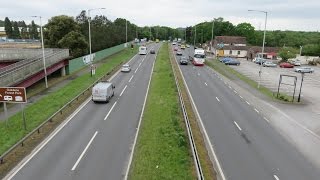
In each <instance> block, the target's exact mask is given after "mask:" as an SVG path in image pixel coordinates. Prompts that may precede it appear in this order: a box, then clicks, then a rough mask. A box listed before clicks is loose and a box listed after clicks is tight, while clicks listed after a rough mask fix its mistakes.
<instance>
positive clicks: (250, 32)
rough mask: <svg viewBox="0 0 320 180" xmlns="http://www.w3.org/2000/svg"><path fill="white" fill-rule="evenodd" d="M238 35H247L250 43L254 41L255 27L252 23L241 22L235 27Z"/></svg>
mask: <svg viewBox="0 0 320 180" xmlns="http://www.w3.org/2000/svg"><path fill="white" fill-rule="evenodd" d="M235 31H236V35H238V36H243V37H246V39H247V42H248V43H249V44H253V43H254V27H253V26H252V25H251V24H250V23H240V24H238V25H237V26H236V27H235Z"/></svg>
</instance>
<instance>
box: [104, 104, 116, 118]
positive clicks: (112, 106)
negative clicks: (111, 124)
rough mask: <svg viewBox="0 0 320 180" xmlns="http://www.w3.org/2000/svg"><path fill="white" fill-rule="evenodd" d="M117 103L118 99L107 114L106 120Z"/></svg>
mask: <svg viewBox="0 0 320 180" xmlns="http://www.w3.org/2000/svg"><path fill="white" fill-rule="evenodd" d="M116 104H117V101H116V102H115V103H114V104H113V105H112V107H111V109H110V110H109V112H108V114H107V115H106V117H104V120H107V118H108V117H109V115H110V113H111V111H112V109H113V108H114V106H115V105H116Z"/></svg>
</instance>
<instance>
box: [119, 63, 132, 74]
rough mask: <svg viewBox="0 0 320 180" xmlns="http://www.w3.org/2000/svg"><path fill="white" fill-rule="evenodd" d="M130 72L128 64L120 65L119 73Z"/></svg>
mask: <svg viewBox="0 0 320 180" xmlns="http://www.w3.org/2000/svg"><path fill="white" fill-rule="evenodd" d="M130 71H131V68H130V65H129V64H124V65H122V67H121V72H130Z"/></svg>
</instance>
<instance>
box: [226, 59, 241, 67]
mask: <svg viewBox="0 0 320 180" xmlns="http://www.w3.org/2000/svg"><path fill="white" fill-rule="evenodd" d="M224 64H225V65H236V66H239V65H240V61H238V60H236V59H232V58H230V59H229V61H226V62H224Z"/></svg>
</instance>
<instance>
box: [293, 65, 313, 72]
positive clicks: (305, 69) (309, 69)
mask: <svg viewBox="0 0 320 180" xmlns="http://www.w3.org/2000/svg"><path fill="white" fill-rule="evenodd" d="M294 71H295V72H298V73H313V72H314V69H312V68H311V67H306V66H304V67H298V68H294Z"/></svg>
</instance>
